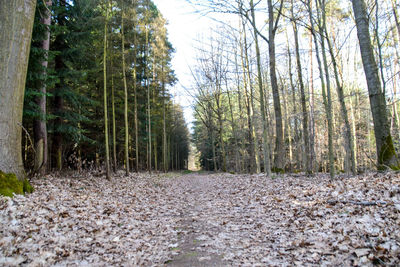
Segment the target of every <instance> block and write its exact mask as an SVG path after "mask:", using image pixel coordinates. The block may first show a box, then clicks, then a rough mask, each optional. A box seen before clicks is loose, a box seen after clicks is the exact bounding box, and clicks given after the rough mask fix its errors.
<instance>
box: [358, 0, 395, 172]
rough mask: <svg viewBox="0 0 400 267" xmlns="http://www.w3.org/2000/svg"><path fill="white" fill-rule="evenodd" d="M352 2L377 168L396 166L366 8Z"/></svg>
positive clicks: (361, 2)
mask: <svg viewBox="0 0 400 267" xmlns="http://www.w3.org/2000/svg"><path fill="white" fill-rule="evenodd" d="M352 3H353V11H354V17H355V20H356V27H357V36H358V41H359V45H360V51H361V59H362V62H363V66H364V72H365V77H366V80H367V85H368V93H369V100H370V106H371V112H372V117H373V121H374V131H375V141H376V151H377V162H378V168H379V169H385V168H387V167H398V166H399V160H398V158H397V155H396V152H395V149H394V146H393V141H392V136H391V135H390V125H389V120H388V114H387V111H386V99H385V95H384V94H383V92H382V88H381V82H380V80H379V75H378V67H377V65H376V62H375V58H374V51H373V48H372V44H371V38H370V34H369V23H368V17H367V8H366V6H365V3H364V1H363V0H352Z"/></svg>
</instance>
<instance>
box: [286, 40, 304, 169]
mask: <svg viewBox="0 0 400 267" xmlns="http://www.w3.org/2000/svg"><path fill="white" fill-rule="evenodd" d="M288 57H289V81H290V88H291V91H292V104H293V114H294V117H293V118H294V119H293V120H294V136H293V143H294V147H295V148H294V149H293V150H294V154H295V157H296V161H295V162H296V164H297V165H298V166H297V167H300V166H301V164H300V153H298V148H297V147H298V141H299V130H298V128H299V127H298V120H297V104H296V102H297V101H296V88H295V86H294V82H293V73H292V54H291V51H290V48H289V44H288ZM292 146H293V145H292ZM291 165H292V163H291Z"/></svg>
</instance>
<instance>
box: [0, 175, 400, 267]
mask: <svg viewBox="0 0 400 267" xmlns="http://www.w3.org/2000/svg"><path fill="white" fill-rule="evenodd" d="M32 182H33V184H34V186H35V189H36V191H35V192H34V193H32V194H30V195H27V196H15V197H14V198H13V199H10V198H6V197H4V198H1V199H0V265H5V266H18V265H22V266H42V265H46V266H47V265H56V266H85V265H86V266H110V265H117V266H137V265H144V266H163V265H171V266H174V265H176V266H185V265H186V266H187V264H189V263H190V265H193V266H195V265H197V266H205V264H207V265H211V266H219V265H220V266H226V265H235V266H238V265H240V266H266V265H268V266H293V265H298V266H304V265H307V266H361V265H362V266H372V265H393V266H394V265H399V264H400V216H399V215H400V209H399V207H400V175H399V173H394V172H389V173H383V174H378V173H368V174H363V175H360V176H356V177H339V178H337V179H335V180H333V181H332V180H330V179H329V178H328V176H326V175H324V174H319V175H317V176H314V177H305V176H301V175H281V176H279V177H278V178H276V179H268V178H266V177H265V176H263V175H232V174H222V173H217V174H197V173H194V174H189V175H178V174H176V175H171V174H168V175H163V174H153V175H149V174H145V173H140V174H132V175H131V176H129V177H125V176H123V175H122V174H120V175H118V176H116V177H114V179H113V180H112V181H111V182H110V181H107V180H105V179H103V178H101V177H94V176H91V175H87V176H86V177H75V176H72V175H69V176H68V175H64V176H62V177H59V176H55V175H48V176H46V177H45V178H43V179H37V180H34V181H32ZM189 238H190V240H189ZM188 244H190V245H188ZM185 257H186V258H189V257H190V258H191V259H190V261H186V260H182V259H184V258H185Z"/></svg>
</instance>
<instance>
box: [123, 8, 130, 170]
mask: <svg viewBox="0 0 400 267" xmlns="http://www.w3.org/2000/svg"><path fill="white" fill-rule="evenodd" d="M121 37H122V44H121V46H122V77H123V80H124V120H125V175H126V176H128V175H129V129H128V86H127V84H126V72H125V34H124V7H122V18H121Z"/></svg>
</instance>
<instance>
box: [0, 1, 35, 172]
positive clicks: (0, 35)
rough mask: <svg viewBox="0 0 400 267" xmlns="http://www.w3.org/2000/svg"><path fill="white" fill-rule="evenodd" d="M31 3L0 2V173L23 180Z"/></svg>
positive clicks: (33, 5) (32, 7)
mask: <svg viewBox="0 0 400 267" xmlns="http://www.w3.org/2000/svg"><path fill="white" fill-rule="evenodd" d="M35 7H36V1H35V0H14V1H1V2H0V18H1V23H0V147H1V149H0V170H2V171H3V172H7V173H8V172H11V173H15V174H16V176H17V177H18V178H19V179H24V178H25V171H24V167H23V163H22V148H21V138H22V111H23V104H24V91H25V80H26V72H27V68H28V59H29V50H30V44H31V37H32V28H33V20H34V15H35Z"/></svg>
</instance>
